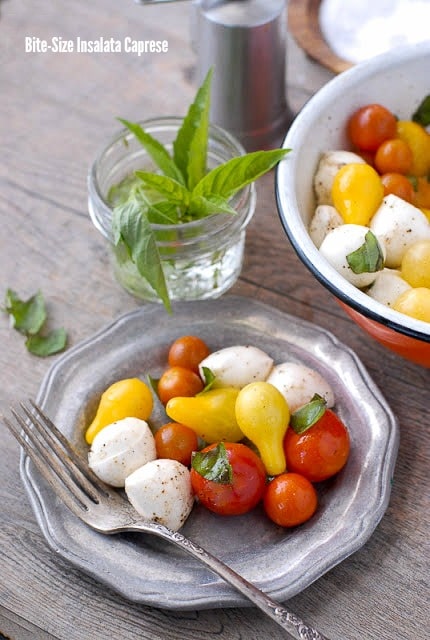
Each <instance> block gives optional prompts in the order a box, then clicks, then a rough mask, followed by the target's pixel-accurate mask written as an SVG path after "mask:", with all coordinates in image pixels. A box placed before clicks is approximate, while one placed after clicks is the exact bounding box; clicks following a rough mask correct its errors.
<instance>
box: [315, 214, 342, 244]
mask: <svg viewBox="0 0 430 640" xmlns="http://www.w3.org/2000/svg"><path fill="white" fill-rule="evenodd" d="M341 224H343V218H342V216H341V215H340V213H339V212H338V211H337V210H336V209H335V208H334V207H332V206H331V205H329V204H320V205H318V207H317V208H316V209H315V213H314V215H313V217H312V220H311V223H310V225H309V235H310V237H311V239H312V241H313V243H314V245H315V246H316V247H317V248H318V249H319V248H320V246H321V243H322V241H323V240H324V238H325V237H326V235H327V234H328V232H329V231H331V230H332V229H336V227H340V225H341Z"/></svg>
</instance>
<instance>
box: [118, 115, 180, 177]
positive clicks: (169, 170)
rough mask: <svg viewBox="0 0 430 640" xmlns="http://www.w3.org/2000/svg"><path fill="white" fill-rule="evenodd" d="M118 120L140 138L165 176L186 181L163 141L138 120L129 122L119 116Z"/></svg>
mask: <svg viewBox="0 0 430 640" xmlns="http://www.w3.org/2000/svg"><path fill="white" fill-rule="evenodd" d="M118 120H119V121H120V122H122V124H123V125H124V126H125V127H127V129H128V130H129V131H131V133H132V134H133V135H134V136H135V137H136V138H137V140H139V142H140V143H141V145H142V146H143V147H144V148H145V150H146V151H147V153H148V155H149V156H150V157H151V158H152V160H153V161H154V163H155V164H156V165H157V167H158V168H159V169H161V171H162V172H163V173H164V175H165V176H168V177H169V178H173V179H174V180H177V181H178V182H180V183H182V184H184V183H185V181H184V176H183V175H182V172H181V170H180V169H179V168H178V166H176V164H175V162H174V160H173V159H172V157H171V155H170V154H169V152H168V151H167V149H166V148H165V147H164V146H163V145H162V144H161V142H159V141H158V140H157V139H156V138H154V137H153V136H151V134H149V133H147V132H146V131H145V130H144V129H142V127H141V126H140V124H138V123H137V122H129V121H128V120H124V119H123V118H118Z"/></svg>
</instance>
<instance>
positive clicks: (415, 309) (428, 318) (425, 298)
mask: <svg viewBox="0 0 430 640" xmlns="http://www.w3.org/2000/svg"><path fill="white" fill-rule="evenodd" d="M393 309H395V310H396V311H400V313H404V314H405V315H407V316H411V317H412V318H416V319H417V320H423V321H424V322H430V289H428V288H427V287H417V288H416V289H408V290H407V291H404V292H403V293H402V294H401V295H400V296H399V297H398V298H397V300H396V301H395V302H394V304H393Z"/></svg>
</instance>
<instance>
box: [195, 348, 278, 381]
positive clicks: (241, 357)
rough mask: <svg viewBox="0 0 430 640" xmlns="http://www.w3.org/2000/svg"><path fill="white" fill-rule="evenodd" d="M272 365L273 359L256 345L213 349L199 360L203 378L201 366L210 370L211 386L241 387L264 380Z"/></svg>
mask: <svg viewBox="0 0 430 640" xmlns="http://www.w3.org/2000/svg"><path fill="white" fill-rule="evenodd" d="M272 366H273V359H272V358H271V357H270V356H268V355H267V353H265V352H264V351H262V350H261V349H259V348H258V347H252V346H249V345H247V346H241V345H238V346H233V347H225V348H224V349H220V350H219V351H214V352H213V353H211V354H210V355H209V356H208V357H207V358H205V359H204V360H202V361H201V363H200V365H199V370H200V375H201V377H202V379H203V380H204V374H203V367H207V368H208V369H210V370H211V371H212V373H213V374H214V376H215V382H214V385H213V388H220V387H234V388H235V389H242V387H244V386H245V385H247V384H249V383H250V382H259V381H261V380H265V379H266V378H267V376H268V375H269V373H270V370H271V368H272Z"/></svg>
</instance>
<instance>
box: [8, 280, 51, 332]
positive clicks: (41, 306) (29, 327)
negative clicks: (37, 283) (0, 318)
mask: <svg viewBox="0 0 430 640" xmlns="http://www.w3.org/2000/svg"><path fill="white" fill-rule="evenodd" d="M5 311H6V312H7V313H8V314H9V316H10V318H11V323H12V327H13V328H14V329H16V330H17V331H19V332H20V333H23V334H24V335H34V334H36V333H38V332H39V331H40V329H41V328H42V327H43V325H44V323H45V320H46V307H45V301H44V299H43V295H42V293H41V292H40V291H38V292H37V293H36V294H35V295H33V296H31V298H29V299H28V300H20V299H19V297H18V296H17V294H16V293H15V291H12V289H7V291H6V298H5Z"/></svg>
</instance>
